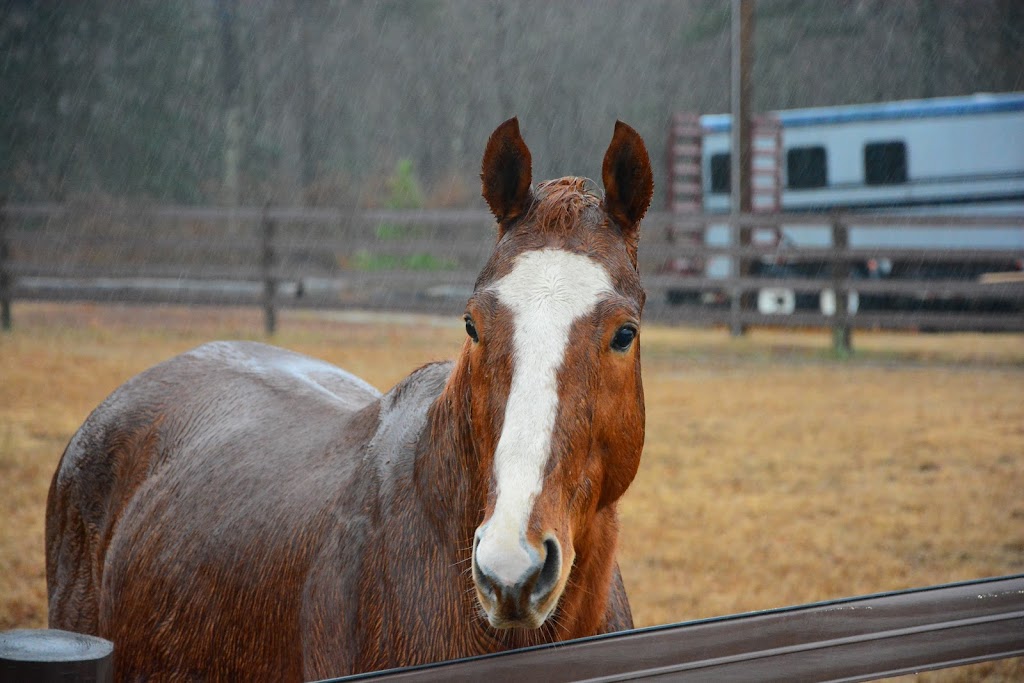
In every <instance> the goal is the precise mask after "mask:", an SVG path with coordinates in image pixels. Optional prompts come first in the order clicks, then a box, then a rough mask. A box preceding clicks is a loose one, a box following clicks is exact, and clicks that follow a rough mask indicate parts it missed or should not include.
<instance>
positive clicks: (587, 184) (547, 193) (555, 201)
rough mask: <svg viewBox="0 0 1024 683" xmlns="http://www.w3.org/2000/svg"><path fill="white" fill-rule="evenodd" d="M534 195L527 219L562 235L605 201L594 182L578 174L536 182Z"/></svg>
mask: <svg viewBox="0 0 1024 683" xmlns="http://www.w3.org/2000/svg"><path fill="white" fill-rule="evenodd" d="M534 196H535V198H536V201H535V202H534V204H533V207H532V208H531V209H530V214H529V216H528V218H532V219H533V220H534V224H535V225H536V226H543V227H544V229H545V230H550V231H553V232H557V233H558V234H560V235H567V234H568V233H570V232H571V231H572V229H573V228H574V227H575V226H577V225H580V224H581V223H582V219H583V217H584V215H585V214H586V213H588V212H590V211H593V210H599V209H600V208H601V202H602V201H604V197H603V196H601V195H600V194H599V193H598V190H597V185H596V183H594V181H592V180H590V179H589V178H579V177H575V176H569V177H566V178H558V179H556V180H546V181H544V182H542V183H540V184H538V185H537V188H536V190H535V191H534Z"/></svg>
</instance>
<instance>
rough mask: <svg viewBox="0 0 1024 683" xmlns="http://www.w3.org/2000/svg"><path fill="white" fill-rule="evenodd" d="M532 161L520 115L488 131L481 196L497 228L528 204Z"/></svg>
mask: <svg viewBox="0 0 1024 683" xmlns="http://www.w3.org/2000/svg"><path fill="white" fill-rule="evenodd" d="M532 165H533V161H532V159H531V158H530V150H529V148H527V146H526V142H524V141H523V136H522V135H520V134H519V119H517V118H515V117H512V118H511V119H509V120H508V121H506V122H505V123H503V124H501V125H500V126H498V127H497V128H496V129H495V130H494V132H493V133H491V137H490V139H488V140H487V150H486V151H485V152H484V163H483V168H482V170H481V172H480V180H481V181H482V183H483V195H484V199H485V200H487V206H489V207H491V213H493V214H494V217H495V218H497V219H498V226H499V227H500V228H503V227H504V226H505V225H507V224H508V223H509V222H511V221H513V220H515V219H516V218H519V217H520V216H522V215H523V214H524V213H526V211H527V210H528V209H529V208H530V202H531V200H532V195H531V193H530V182H531V181H532V179H533V170H532Z"/></svg>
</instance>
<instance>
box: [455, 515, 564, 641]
mask: <svg viewBox="0 0 1024 683" xmlns="http://www.w3.org/2000/svg"><path fill="white" fill-rule="evenodd" d="M484 526H486V525H484ZM562 560H563V554H562V547H561V544H560V543H559V542H558V539H557V538H555V537H554V536H553V535H551V534H548V535H547V536H545V538H544V542H543V545H542V546H541V547H540V548H537V547H534V546H533V544H531V543H529V542H528V541H526V539H524V538H521V537H520V538H519V539H517V542H513V543H511V544H500V543H498V542H496V541H495V539H494V537H489V536H488V535H487V534H486V533H485V532H484V527H481V528H480V529H478V530H477V533H476V540H475V542H474V544H473V584H474V586H475V588H476V595H477V599H478V600H479V601H480V606H481V607H482V608H483V610H484V612H485V613H486V614H487V620H488V622H489V623H490V624H491V626H493V627H494V628H501V629H507V628H539V627H540V626H541V625H542V624H543V623H544V621H545V620H546V619H547V618H548V617H549V616H550V615H551V613H552V612H553V611H554V609H555V606H556V605H557V604H558V599H559V597H561V594H562V590H563V589H564V587H565V581H564V580H562Z"/></svg>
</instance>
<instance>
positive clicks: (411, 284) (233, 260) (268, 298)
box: [0, 204, 1024, 349]
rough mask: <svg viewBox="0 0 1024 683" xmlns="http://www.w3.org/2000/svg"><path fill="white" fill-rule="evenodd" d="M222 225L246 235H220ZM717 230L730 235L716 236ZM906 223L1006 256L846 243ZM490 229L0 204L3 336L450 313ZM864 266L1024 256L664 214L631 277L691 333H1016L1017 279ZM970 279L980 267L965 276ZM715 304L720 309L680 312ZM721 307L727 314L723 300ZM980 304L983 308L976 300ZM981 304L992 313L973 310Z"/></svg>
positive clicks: (952, 222) (488, 243) (372, 214)
mask: <svg viewBox="0 0 1024 683" xmlns="http://www.w3.org/2000/svg"><path fill="white" fill-rule="evenodd" d="M229 217H232V219H233V220H234V221H235V222H236V223H239V224H241V225H242V226H243V227H242V231H241V232H238V233H236V234H227V233H226V231H225V229H224V226H227V225H228V223H229ZM711 226H723V227H724V228H725V229H728V230H729V231H730V232H731V233H737V232H738V231H739V229H740V228H743V229H747V228H770V229H786V228H789V227H803V228H807V227H811V228H814V227H817V228H818V229H819V230H820V231H822V232H823V233H827V234H828V235H829V245H828V246H820V245H819V246H813V247H802V248H771V249H769V248H766V247H764V246H758V245H742V246H741V245H736V244H732V245H716V244H704V243H703V238H701V239H700V240H699V241H697V242H694V241H688V240H687V239H684V237H686V236H690V237H693V236H694V235H703V231H705V230H707V229H708V228H709V227H711ZM726 226H728V227H726ZM904 228H914V229H916V230H918V231H920V230H938V231H945V234H948V231H949V230H951V229H954V230H956V231H958V232H959V233H960V234H961V235H966V236H970V235H972V234H975V233H974V232H973V231H976V230H989V231H991V230H992V229H999V230H1003V231H1004V232H1005V231H1009V234H1011V235H1012V238H1011V239H1010V240H1009V241H1008V244H1007V246H1006V248H994V247H991V246H970V245H968V246H967V247H966V248H957V249H943V248H924V247H921V246H895V247H886V246H864V244H863V241H864V240H863V239H862V240H860V242H861V243H860V244H858V243H856V241H854V243H853V244H852V245H851V231H861V232H859V233H858V234H861V233H863V232H864V231H868V232H870V231H872V230H875V231H877V230H884V229H888V230H892V229H904ZM493 239H494V228H493V222H492V220H491V219H490V217H489V215H488V214H487V213H486V212H484V211H476V210H465V211H455V210H443V211H428V210H421V211H344V210H339V209H304V208H294V207H273V206H265V207H240V208H238V209H234V210H229V209H225V208H217V207H175V206H157V207H124V206H99V207H97V206H85V205H82V206H77V205H58V204H33V205H19V204H8V205H5V206H2V207H0V318H2V322H3V325H4V329H10V325H11V301H12V300H14V299H24V300H61V301H69V300H89V301H109V302H116V301H123V302H138V303H144V302H151V303H182V304H211V305H218V304H219V305H252V306H260V307H261V308H262V309H263V312H264V324H265V329H266V330H267V332H268V333H272V332H273V331H274V329H276V325H277V313H276V312H277V310H278V309H279V308H281V307H304V308H347V307H351V308H369V309H386V310H412V311H429V312H439V313H448V314H451V315H458V314H459V313H461V308H462V306H463V305H464V303H465V299H466V296H467V295H468V293H469V291H471V289H472V284H473V282H474V281H475V278H476V274H477V272H478V271H479V269H480V268H481V267H482V265H483V263H484V261H485V259H486V258H487V256H488V255H489V253H490V250H491V247H492V245H493ZM681 258H690V259H696V260H697V261H700V262H707V261H709V260H711V259H715V258H719V259H722V258H724V259H727V260H729V261H731V262H732V263H733V264H734V265H733V267H732V269H731V271H732V273H734V275H732V276H729V277H712V276H710V275H708V274H704V273H702V274H692V273H691V274H680V273H678V272H673V271H672V269H671V268H670V267H669V266H668V264H670V263H672V262H673V261H674V260H677V259H681ZM869 259H890V260H902V261H905V262H916V263H919V264H937V265H942V264H946V265H948V264H950V263H958V264H974V265H975V266H977V267H979V268H980V267H982V266H984V265H985V264H992V265H993V268H997V269H998V268H1000V267H1004V265H998V264H1006V263H1007V262H1010V261H1013V260H1014V259H1017V260H1018V261H1019V260H1024V216H998V215H992V216H949V215H942V216H925V215H881V214H828V215H821V214H814V215H812V214H751V215H739V216H732V215H712V214H693V215H690V214H687V215H680V214H670V213H653V214H651V215H649V216H648V218H647V219H646V220H645V225H644V238H643V240H642V243H641V251H640V267H641V272H643V273H644V276H645V277H644V281H645V286H646V287H647V289H648V306H647V310H646V312H645V317H646V318H647V319H649V320H656V321H663V322H669V323H679V324H689V325H721V324H725V325H729V326H731V327H733V328H736V327H742V326H745V325H778V326H811V327H823V328H826V329H831V330H832V332H833V339H834V341H835V344H836V347H837V348H839V349H847V348H848V347H849V345H850V339H851V330H852V329H854V328H893V329H900V328H902V329H906V328H935V329H957V330H1006V331H1021V330H1024V281H1022V278H1021V277H1020V273H1019V271H1018V272H1017V273H1004V274H1003V275H1005V276H1007V277H1005V278H1004V279H1003V280H999V279H998V278H996V279H994V280H992V281H979V280H977V279H953V278H946V279H940V280H934V279H933V280H912V279H891V278H889V279H887V278H879V279H864V278H857V277H855V276H854V275H855V269H854V265H855V264H858V263H864V262H866V261H867V260H869ZM758 260H760V261H766V262H767V261H772V260H775V261H782V262H784V263H786V264H792V265H797V266H798V265H799V264H808V263H819V264H822V263H823V264H826V265H827V268H826V269H824V270H823V271H822V272H821V273H820V274H819V276H817V277H815V278H810V277H802V276H801V277H796V276H792V275H789V276H786V275H782V276H776V277H767V276H764V275H761V276H754V275H743V276H740V275H736V273H744V272H748V271H749V269H747V268H740V267H738V264H740V262H743V261H745V262H747V263H750V262H754V261H758ZM975 270H977V268H975ZM766 289H770V290H773V291H778V290H786V291H789V292H792V293H794V294H801V293H802V294H809V295H819V294H820V293H822V292H825V291H827V292H830V293H831V296H832V297H833V300H834V302H835V306H834V308H835V310H834V311H832V312H831V314H826V313H824V312H822V311H817V310H816V311H795V312H793V313H791V314H788V315H783V314H779V313H767V312H764V311H761V312H759V311H758V310H754V309H752V308H750V307H749V306H748V305H740V304H741V302H743V301H744V297H745V296H746V297H749V296H750V295H751V294H756V293H758V292H763V291H766ZM851 291H853V292H857V293H858V294H859V295H860V296H861V297H875V298H876V299H878V298H880V297H888V298H889V299H896V298H899V299H900V300H901V301H906V302H910V303H911V304H912V303H914V302H919V303H920V304H921V306H920V308H925V309H926V308H927V307H928V305H929V304H930V303H933V302H944V301H949V302H952V305H953V306H956V305H959V306H962V307H963V308H964V310H962V311H955V310H943V309H942V307H941V306H940V307H938V308H939V310H899V309H896V310H863V309H862V310H860V311H857V312H854V311H852V310H847V301H848V297H847V295H848V293H849V292H851ZM687 292H689V293H690V295H692V296H705V297H707V296H711V295H713V296H712V298H716V297H717V299H718V301H719V304H720V305H719V306H718V307H715V306H714V305H705V304H701V305H694V302H693V301H690V303H679V301H678V300H679V299H680V298H683V297H684V295H685V294H686V293H687ZM730 302H731V303H730ZM979 302H984V304H985V305H984V306H980V305H976V304H978V303H979ZM975 308H988V309H991V310H974V309H975Z"/></svg>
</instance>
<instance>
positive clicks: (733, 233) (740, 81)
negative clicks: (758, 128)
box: [729, 0, 754, 337]
mask: <svg viewBox="0 0 1024 683" xmlns="http://www.w3.org/2000/svg"><path fill="white" fill-rule="evenodd" d="M731 23H732V32H731V41H730V46H729V49H730V53H731V54H730V72H731V73H730V75H731V78H730V80H731V87H730V99H731V104H730V110H731V114H732V127H731V129H730V133H731V154H730V155H729V162H730V165H729V181H730V182H729V185H730V196H729V199H730V211H731V214H732V221H731V223H730V230H729V233H730V235H729V237H730V239H729V241H730V244H732V245H733V246H747V245H749V244H750V232H751V231H750V228H743V227H741V226H740V224H739V221H738V220H737V219H738V217H739V215H740V214H746V213H750V210H751V206H752V202H751V149H752V146H751V129H750V126H751V122H750V94H751V88H750V71H751V64H752V62H753V37H754V0H732V17H731ZM749 273H750V263H749V261H747V260H745V259H741V258H740V257H738V256H734V257H733V258H732V276H733V277H745V276H746V275H749ZM750 300H751V297H750V296H749V294H746V293H745V292H743V291H742V290H739V289H736V290H734V291H733V292H732V301H731V303H730V316H729V331H730V333H731V334H732V335H733V336H734V337H737V336H740V335H742V334H743V333H744V326H743V324H742V321H741V320H740V312H741V311H742V310H743V309H744V308H745V306H744V303H748V302H749V301H750Z"/></svg>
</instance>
